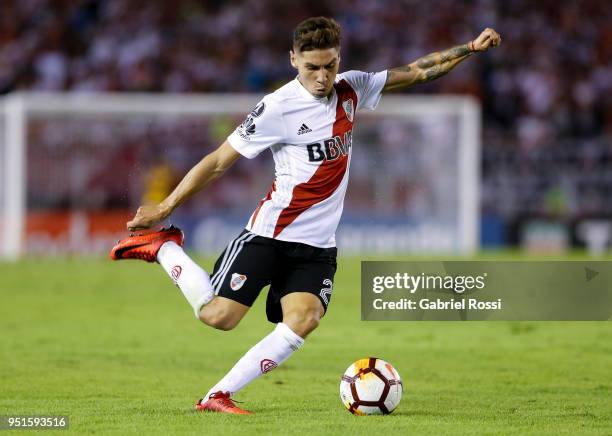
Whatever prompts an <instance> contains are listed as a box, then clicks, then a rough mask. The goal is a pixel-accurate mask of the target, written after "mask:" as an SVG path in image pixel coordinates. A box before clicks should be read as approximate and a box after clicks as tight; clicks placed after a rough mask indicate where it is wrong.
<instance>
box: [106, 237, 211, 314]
mask: <svg viewBox="0 0 612 436" xmlns="http://www.w3.org/2000/svg"><path fill="white" fill-rule="evenodd" d="M183 240H184V235H183V232H182V231H181V230H180V229H178V228H176V227H170V228H168V229H161V230H160V231H157V232H151V233H147V234H141V235H132V236H130V237H129V238H126V239H124V240H121V241H119V242H118V243H117V244H116V245H115V246H114V247H113V249H112V250H111V258H112V259H113V260H121V259H139V260H144V261H146V262H158V263H159V264H160V265H161V266H162V267H163V269H164V270H165V271H166V273H167V274H168V275H169V276H170V278H171V279H172V280H173V281H174V283H175V284H176V285H177V286H178V288H179V289H180V290H181V292H182V293H183V295H184V296H185V298H186V299H187V301H188V302H189V304H190V305H191V307H192V308H193V311H194V314H195V315H196V317H197V316H198V315H199V313H200V308H201V307H202V306H203V305H205V304H207V303H209V302H210V301H211V300H212V299H213V297H214V296H215V292H214V289H213V286H212V283H211V279H210V277H209V275H208V273H207V272H206V271H204V270H203V269H202V268H201V267H200V266H199V265H197V264H196V263H195V262H194V261H193V260H192V259H191V258H190V257H189V256H188V255H187V253H185V251H184V250H183V248H182V245H183Z"/></svg>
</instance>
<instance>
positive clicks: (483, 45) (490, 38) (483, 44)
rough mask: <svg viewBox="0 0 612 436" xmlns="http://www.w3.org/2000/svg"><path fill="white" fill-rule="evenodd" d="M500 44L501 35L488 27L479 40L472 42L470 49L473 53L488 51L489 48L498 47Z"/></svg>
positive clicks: (479, 36) (469, 45)
mask: <svg viewBox="0 0 612 436" xmlns="http://www.w3.org/2000/svg"><path fill="white" fill-rule="evenodd" d="M499 44H501V36H500V35H499V33H497V32H496V31H495V30H493V29H490V28H488V27H487V28H486V29H485V30H483V31H482V33H481V34H480V35H478V38H476V39H474V40H473V41H470V43H469V44H468V47H469V49H470V50H471V51H487V50H488V49H489V47H497V46H498V45H499Z"/></svg>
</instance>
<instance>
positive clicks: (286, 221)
mask: <svg viewBox="0 0 612 436" xmlns="http://www.w3.org/2000/svg"><path fill="white" fill-rule="evenodd" d="M500 41H501V38H500V36H499V34H498V33H497V32H495V31H494V30H493V29H485V30H484V31H483V32H482V33H481V34H480V35H479V36H478V37H477V38H476V39H474V40H473V41H470V42H468V43H466V44H463V45H459V46H456V47H453V48H450V49H448V50H444V51H441V52H436V53H431V54H429V55H427V56H424V57H422V58H420V59H417V60H416V61H414V62H412V63H410V64H408V65H404V66H401V67H398V68H393V69H390V70H385V71H381V72H378V73H365V72H361V71H347V72H344V73H341V74H338V69H339V67H340V27H339V26H338V24H337V23H336V22H335V21H334V20H333V19H329V18H324V17H316V18H309V19H307V20H305V21H303V22H302V23H300V24H299V25H298V26H297V27H296V28H295V30H294V33H293V47H292V49H291V50H290V52H289V56H290V61H291V65H292V66H293V67H294V68H296V69H297V73H298V74H297V77H296V78H295V79H294V80H292V81H290V82H289V83H287V84H286V85H284V86H282V87H281V88H279V89H277V90H276V91H275V92H273V93H271V94H268V95H266V96H265V97H264V98H263V99H262V100H261V101H260V102H259V104H257V106H255V108H253V110H252V111H251V112H250V113H249V114H248V116H247V118H246V120H245V121H244V122H243V123H242V124H241V125H240V126H238V127H237V128H236V130H235V131H234V132H233V133H232V134H231V135H230V136H229V137H228V138H227V140H226V141H225V142H224V143H223V144H221V146H220V147H219V148H217V149H216V150H215V151H213V152H212V153H210V154H208V155H207V156H205V157H204V158H203V159H202V160H201V161H200V162H199V163H198V164H197V165H195V166H194V167H193V168H192V169H191V170H190V171H189V172H188V173H187V175H186V176H185V177H184V178H183V180H182V181H181V182H180V183H179V185H178V186H177V187H176V188H175V189H174V191H173V192H172V193H171V194H170V195H169V196H168V197H167V198H165V199H164V200H163V201H162V202H161V203H159V204H157V205H145V206H141V207H140V208H139V209H138V211H137V212H136V215H135V216H134V218H133V219H132V220H131V221H129V222H128V223H127V227H128V230H130V231H132V232H134V231H138V230H143V229H149V228H151V227H152V226H155V225H156V224H158V223H160V222H162V221H163V220H165V219H166V218H168V217H169V216H170V214H171V213H172V211H173V210H174V209H176V208H177V207H178V206H179V205H180V204H181V203H183V202H184V201H185V200H187V199H188V198H190V197H191V196H192V195H194V194H195V193H196V192H198V191H199V190H201V189H202V188H204V187H205V186H207V185H208V184H209V183H211V182H213V181H214V180H216V179H218V178H219V177H221V175H223V174H224V173H225V172H226V171H227V169H228V168H230V167H231V166H232V164H233V163H234V162H236V160H237V159H238V158H240V157H241V156H244V157H246V158H248V159H252V158H254V157H255V156H257V155H258V154H259V153H261V152H262V151H264V150H266V149H270V150H271V151H272V156H273V158H274V162H275V169H276V174H275V179H274V183H273V184H272V187H271V189H270V191H269V192H268V194H267V195H266V196H265V197H264V198H263V199H262V200H261V202H260V203H259V206H258V207H257V208H256V209H255V211H254V212H253V214H252V215H251V217H250V219H249V221H248V223H247V225H246V228H245V229H244V230H243V231H242V233H240V235H239V236H238V237H237V238H236V239H234V240H233V241H231V242H230V243H229V245H228V246H227V248H226V249H225V251H223V253H222V254H221V256H220V257H219V259H218V260H217V262H216V263H215V266H214V270H213V273H212V276H209V275H208V273H207V272H206V271H204V270H203V269H202V268H201V267H200V266H198V265H197V264H196V263H195V262H193V260H191V258H189V256H188V255H187V254H186V253H185V252H184V251H183V249H182V244H183V233H182V232H181V231H180V230H179V229H177V228H175V227H170V228H168V229H162V230H161V231H157V232H153V233H149V234H143V235H133V236H130V237H129V238H127V239H125V240H123V241H120V242H119V243H118V244H117V245H116V246H115V247H114V248H113V249H112V251H111V257H112V258H113V259H115V260H118V259H142V260H145V261H148V262H158V263H159V264H161V266H162V267H163V268H164V270H165V271H166V272H167V273H168V275H169V276H170V277H171V278H172V280H173V281H174V282H175V284H176V285H177V286H178V287H179V289H180V290H181V291H182V293H183V294H184V296H185V298H186V299H187V301H188V302H189V304H190V305H191V306H192V307H193V310H194V313H195V315H196V317H197V318H198V319H199V320H200V321H202V322H203V323H205V324H207V325H209V326H211V327H214V328H217V329H221V330H231V329H233V328H234V327H236V325H237V324H238V323H239V322H240V320H241V319H242V318H243V317H244V315H245V314H246V313H247V311H248V310H249V308H250V307H251V306H252V305H253V303H254V301H255V299H256V298H257V296H258V295H259V292H260V291H261V289H262V288H264V287H265V286H267V285H271V286H270V290H269V292H268V296H267V302H266V314H267V317H268V320H269V321H271V322H272V323H274V324H276V327H275V328H274V330H273V331H272V332H271V333H270V334H268V335H267V336H266V337H264V338H263V339H262V340H261V341H260V342H259V343H257V344H255V346H253V348H251V349H250V350H249V351H247V353H246V354H245V355H244V356H243V357H242V358H241V359H240V360H239V361H238V362H237V363H236V364H235V365H234V367H233V368H232V369H230V371H229V372H228V373H227V374H226V375H225V376H224V377H223V378H222V379H221V380H220V381H219V382H218V383H217V384H216V385H215V386H213V387H212V388H211V389H210V390H209V391H208V393H206V395H205V396H204V397H203V398H202V399H201V400H200V401H199V402H198V403H197V404H196V409H198V410H206V411H215V412H225V413H236V414H248V413H250V412H248V411H246V410H243V409H241V408H239V407H238V406H236V404H235V403H234V402H233V400H232V395H233V394H235V393H236V392H238V391H239V390H240V389H242V388H243V387H244V386H246V385H247V384H248V383H250V382H252V381H253V380H255V379H256V378H257V377H259V376H261V375H262V374H265V373H267V372H269V371H271V370H273V369H274V368H276V367H277V366H278V365H280V364H281V363H283V362H284V361H285V360H286V359H287V358H289V356H291V355H292V354H293V352H294V351H296V350H298V349H299V348H300V347H301V346H302V345H303V344H304V340H305V338H306V337H307V336H308V334H309V333H311V332H312V331H313V330H314V329H316V328H317V326H318V325H319V322H320V321H321V318H322V317H323V316H324V314H325V312H326V310H327V307H328V305H329V301H330V298H331V294H332V290H333V281H334V274H335V271H336V247H335V245H336V243H335V231H336V227H337V226H338V222H339V221H340V215H341V213H342V207H343V201H344V194H345V192H346V187H347V183H348V169H349V163H350V158H351V150H352V147H353V144H352V130H353V124H354V122H355V120H356V117H357V112H358V111H359V110H360V109H369V110H373V109H374V108H375V107H376V106H377V104H378V101H379V100H380V96H381V93H382V92H383V91H388V90H391V89H398V88H405V87H408V86H411V85H415V84H418V83H425V82H429V81H431V80H434V79H436V78H438V77H440V76H442V75H444V74H446V73H447V72H449V71H450V70H451V69H453V68H454V67H455V66H456V65H457V64H459V63H460V62H461V61H463V60H464V59H467V58H468V57H469V56H471V55H472V54H473V53H476V52H482V51H485V50H487V49H488V48H490V47H495V46H497V45H499V43H500Z"/></svg>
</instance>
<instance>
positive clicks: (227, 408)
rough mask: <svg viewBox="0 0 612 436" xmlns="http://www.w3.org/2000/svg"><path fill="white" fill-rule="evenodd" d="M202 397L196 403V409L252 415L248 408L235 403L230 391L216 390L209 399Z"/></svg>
mask: <svg viewBox="0 0 612 436" xmlns="http://www.w3.org/2000/svg"><path fill="white" fill-rule="evenodd" d="M202 401H204V398H202V399H201V400H200V401H198V402H197V403H196V405H195V408H196V410H202V411H204V412H218V413H232V414H234V415H252V413H251V412H249V411H248V410H244V409H241V408H240V407H238V406H236V405H235V404H234V400H232V399H231V398H230V394H229V392H221V391H219V392H215V393H214V394H210V396H209V397H208V400H206V401H204V402H202Z"/></svg>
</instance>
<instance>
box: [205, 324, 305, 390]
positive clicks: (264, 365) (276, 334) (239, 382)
mask: <svg viewBox="0 0 612 436" xmlns="http://www.w3.org/2000/svg"><path fill="white" fill-rule="evenodd" d="M303 344H304V339H302V338H301V337H299V336H298V335H297V334H295V333H294V332H293V330H291V329H290V328H289V326H288V325H287V324H283V323H282V322H279V323H278V324H277V325H276V328H275V329H274V330H273V331H272V333H270V334H269V335H268V336H266V337H265V338H263V339H262V340H261V341H260V342H259V343H258V344H256V345H255V346H254V347H253V348H251V349H250V350H249V351H247V353H246V354H245V355H244V356H242V358H241V359H240V360H239V361H238V362H237V363H236V365H234V367H233V368H232V369H231V370H230V371H229V372H228V373H227V374H226V375H225V377H223V378H222V379H221V380H220V381H219V382H218V383H217V384H216V385H214V386H213V387H212V389H211V390H210V391H208V393H207V394H206V396H205V397H204V398H208V396H209V395H210V394H212V393H214V392H218V391H221V392H229V393H230V395H233V394H234V393H236V392H238V391H239V390H240V389H242V388H243V387H245V386H246V385H247V384H249V383H250V382H252V381H253V380H255V379H256V378H257V377H259V376H260V375H262V374H265V373H267V372H270V371H271V370H273V369H274V368H276V367H277V366H278V365H280V364H281V363H283V362H284V361H285V360H287V359H288V358H289V356H291V354H293V352H294V351H296V350H297V349H299V348H300V347H301V346H302V345H303Z"/></svg>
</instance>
